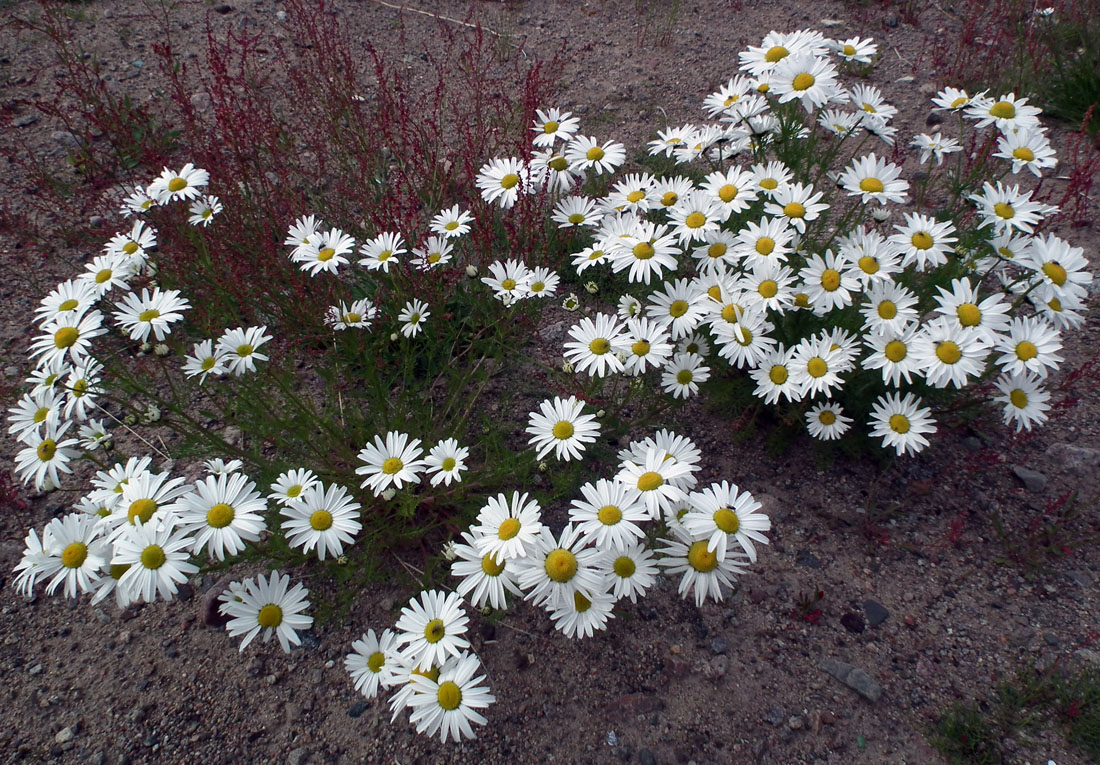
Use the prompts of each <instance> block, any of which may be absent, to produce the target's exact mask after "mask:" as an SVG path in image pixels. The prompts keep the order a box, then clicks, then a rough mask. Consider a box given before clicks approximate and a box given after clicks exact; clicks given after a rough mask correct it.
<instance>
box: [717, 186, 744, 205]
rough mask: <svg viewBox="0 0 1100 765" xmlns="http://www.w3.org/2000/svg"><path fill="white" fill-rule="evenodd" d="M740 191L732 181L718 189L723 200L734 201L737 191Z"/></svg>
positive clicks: (719, 196)
mask: <svg viewBox="0 0 1100 765" xmlns="http://www.w3.org/2000/svg"><path fill="white" fill-rule="evenodd" d="M738 191H740V189H738V188H737V187H736V186H734V185H733V184H732V183H727V184H726V185H725V186H723V187H722V188H720V189H718V198H719V199H721V200H722V201H723V202H732V201H733V199H734V197H736V196H737V192H738Z"/></svg>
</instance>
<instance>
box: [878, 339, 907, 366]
mask: <svg viewBox="0 0 1100 765" xmlns="http://www.w3.org/2000/svg"><path fill="white" fill-rule="evenodd" d="M882 352H883V354H884V355H885V356H886V358H888V359H890V361H892V362H894V363H895V364H896V363H898V362H899V361H901V360H902V359H904V358H905V357H906V356H908V355H909V349H908V348H907V347H906V345H905V343H903V342H902V341H901V340H891V341H890V342H888V343H887V344H886V347H885V348H884V349H883V351H882Z"/></svg>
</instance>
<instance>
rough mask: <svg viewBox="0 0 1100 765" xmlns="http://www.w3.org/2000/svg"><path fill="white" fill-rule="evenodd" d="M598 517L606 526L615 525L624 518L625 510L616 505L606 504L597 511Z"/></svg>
mask: <svg viewBox="0 0 1100 765" xmlns="http://www.w3.org/2000/svg"><path fill="white" fill-rule="evenodd" d="M596 517H597V518H598V519H599V521H600V523H602V524H603V525H604V526H614V525H615V524H616V523H618V522H619V521H621V520H622V519H623V511H622V510H620V509H619V508H618V507H616V506H615V505H604V506H603V507H601V508H600V509H599V510H598V511H597V512H596Z"/></svg>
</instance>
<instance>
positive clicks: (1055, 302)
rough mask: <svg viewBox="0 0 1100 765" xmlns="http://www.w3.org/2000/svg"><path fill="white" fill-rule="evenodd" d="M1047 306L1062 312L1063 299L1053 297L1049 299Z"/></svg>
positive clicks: (1056, 311)
mask: <svg viewBox="0 0 1100 765" xmlns="http://www.w3.org/2000/svg"><path fill="white" fill-rule="evenodd" d="M1047 308H1049V309H1050V310H1052V311H1054V312H1055V313H1061V312H1062V301H1061V300H1059V299H1058V298H1056V297H1054V298H1051V299H1050V300H1048V301H1047Z"/></svg>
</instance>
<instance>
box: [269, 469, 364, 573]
mask: <svg viewBox="0 0 1100 765" xmlns="http://www.w3.org/2000/svg"><path fill="white" fill-rule="evenodd" d="M361 507H362V505H360V504H359V503H358V502H356V501H355V500H354V498H353V497H351V496H349V495H348V490H347V489H345V488H344V487H343V486H337V485H336V484H331V485H330V486H329V487H328V488H327V489H326V488H325V487H324V484H322V483H320V482H318V483H317V484H315V485H314V486H311V487H310V488H308V489H306V490H305V491H304V492H302V494H301V497H300V498H299V499H298V500H296V501H294V502H290V503H288V504H286V505H283V506H282V507H281V508H279V514H280V515H282V516H283V521H282V523H281V526H280V528H281V529H282V531H283V533H284V534H286V541H287V544H289V545H290V546H291V547H294V548H299V549H301V551H302V552H303V553H308V552H309V551H310V550H312V549H313V548H314V547H316V548H317V558H318V560H324V559H325V555H326V554H327V553H329V552H331V553H332V556H333V557H334V558H336V557H339V556H341V555H343V554H344V545H351V544H354V542H355V535H356V534H358V533H359V532H360V530H362V528H363V524H362V523H360V522H359V520H358V517H359V510H360V508H361Z"/></svg>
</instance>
